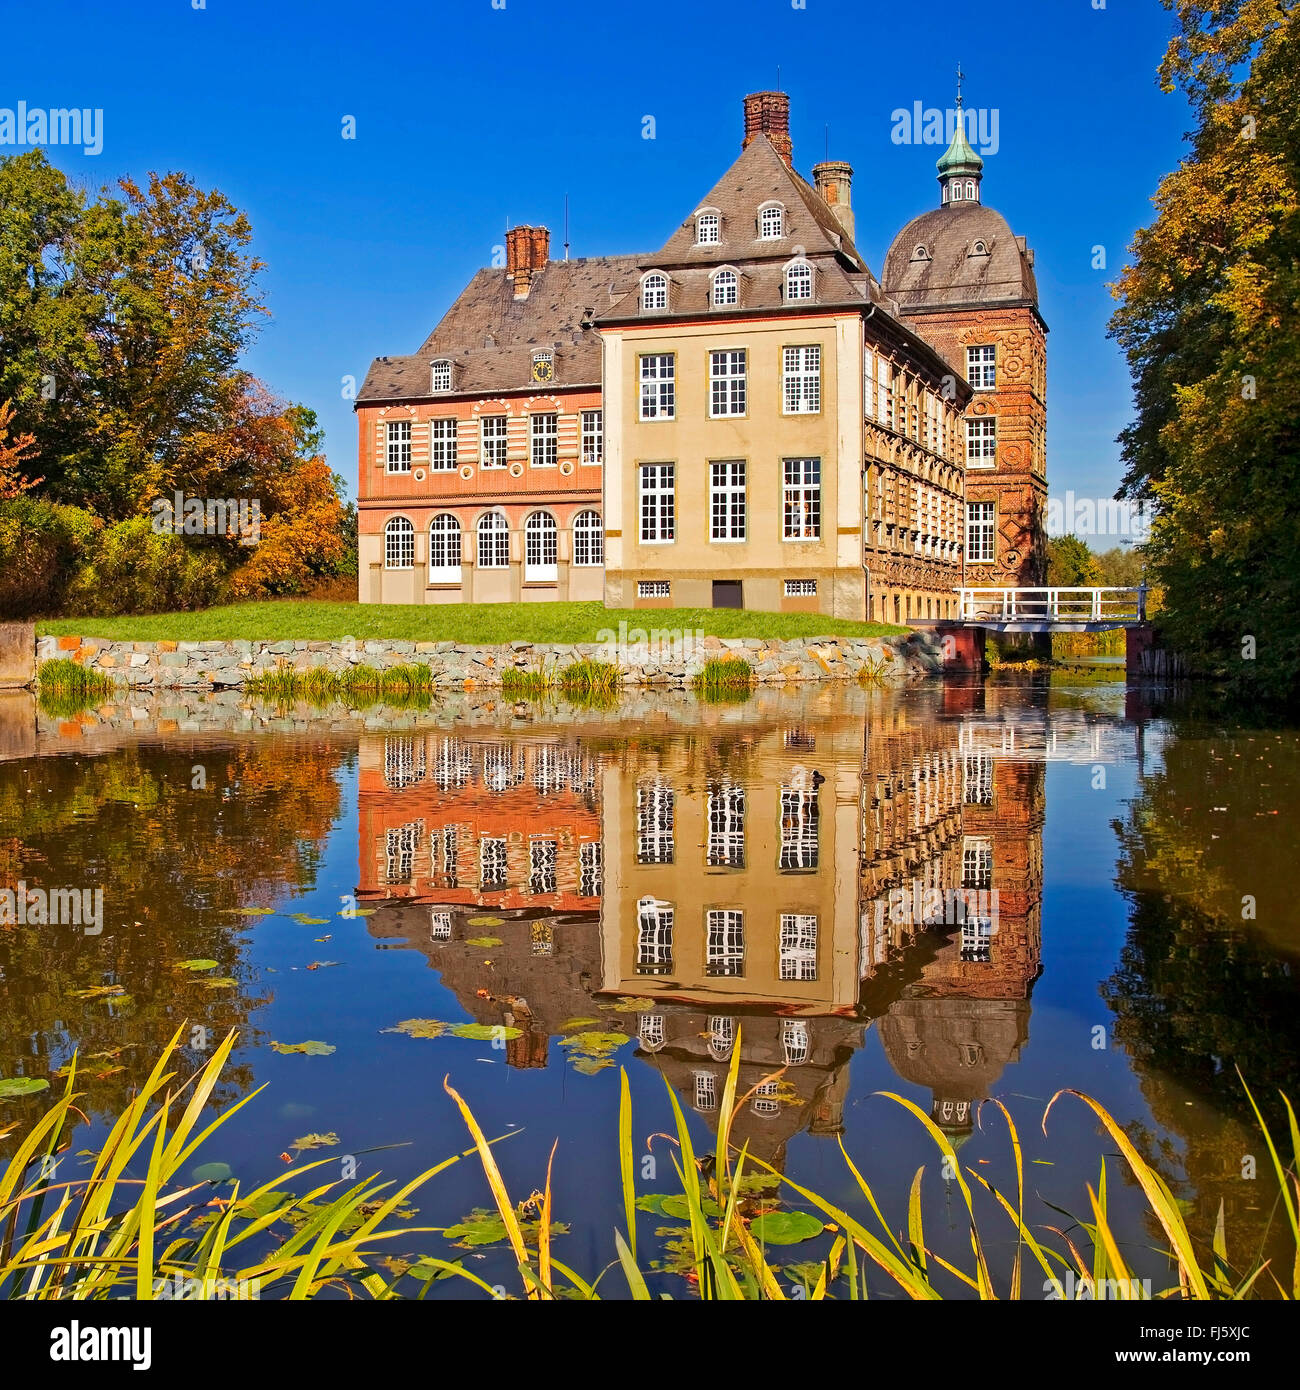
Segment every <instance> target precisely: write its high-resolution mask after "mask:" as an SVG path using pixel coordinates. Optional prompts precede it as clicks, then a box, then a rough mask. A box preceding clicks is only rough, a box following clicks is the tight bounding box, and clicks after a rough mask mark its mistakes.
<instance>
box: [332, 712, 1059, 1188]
mask: <svg viewBox="0 0 1300 1390" xmlns="http://www.w3.org/2000/svg"><path fill="white" fill-rule="evenodd" d="M971 697H972V692H963V691H960V690H952V691H948V692H944V693H943V694H942V696H940V697H938V698H939V699H940V700H941V701H945V702H948V704H949V705H951V702H952V701H954V700H961V699H963V698H971ZM973 698H975V699H977V700H978V701H980V703H981V704H982V703H983V701H984V700H985V698H986V697H985V695H984V694H983V692H978V691H976V692H973ZM987 698H988V699H989V700H992V699H994V694H993V693H992V692H990V694H989V696H988V697H987ZM845 703H847V702H845ZM840 708H841V711H842V712H825V711H822V710H821V708H820V707H819V706H818V705H817V704H816V702H813V703H812V704H811V706H809V705H805V706H803V707H802V708H801V709H800V712H799V717H798V718H796V719H792V718H791V717H790V716H789V715H788V714H785V715H782V714H780V713H779V712H777V713H772V714H767V713H765V712H764V711H763V710H761V709H760V710H756V711H755V712H754V714H753V716H752V718H748V719H747V720H746V719H742V720H740V721H736V720H734V719H733V720H731V721H730V722H728V723H726V724H719V725H718V726H717V729H716V730H708V731H706V730H703V729H700V728H691V729H689V730H688V731H680V730H669V731H667V732H664V733H663V734H661V735H656V736H651V735H649V734H646V733H641V734H640V735H636V734H634V735H631V736H629V735H628V733H627V731H626V729H625V728H620V729H618V730H617V733H618V738H617V740H615V739H611V740H609V742H608V745H606V744H605V743H604V742H603V741H601V740H595V741H593V742H580V741H579V740H578V739H577V738H575V737H574V736H573V734H572V732H571V731H567V730H566V731H563V732H562V731H561V730H560V729H549V730H548V729H543V728H540V727H536V726H534V727H530V729H529V731H528V732H527V733H526V734H522V735H520V736H517V737H516V736H513V735H511V736H509V737H507V736H505V735H501V736H499V737H497V738H495V739H493V738H483V737H482V736H480V735H479V734H478V733H477V732H476V733H475V734H474V736H472V737H452V736H448V735H444V734H441V733H437V734H420V735H411V736H394V735H389V736H385V737H376V738H372V739H366V740H363V743H362V749H361V806H360V841H361V843H360V870H361V880H360V887H359V890H358V892H359V897H360V898H361V899H362V900H363V901H365V902H367V903H369V904H370V905H372V906H374V905H377V904H381V905H382V906H381V909H380V911H378V912H377V913H376V915H375V916H374V917H372V918H371V919H370V926H371V930H372V932H373V934H374V935H376V936H378V937H391V938H401V939H404V940H405V941H407V942H409V943H410V944H412V945H415V946H418V947H419V948H420V949H422V950H424V951H425V953H426V954H427V955H428V956H429V958H430V961H431V963H433V964H434V965H435V967H436V968H437V969H438V970H439V972H440V973H441V977H442V980H443V982H444V983H445V984H446V985H447V986H448V987H449V988H451V989H452V990H453V991H454V992H455V994H456V996H457V998H458V999H459V1000H460V1002H461V1003H462V1005H463V1006H464V1007H465V1008H466V1009H467V1011H468V1012H469V1013H470V1014H471V1015H472V1016H473V1017H474V1018H475V1019H476V1020H477V1021H479V1022H482V1023H487V1024H491V1023H500V1022H506V1023H510V1024H512V1025H514V1026H515V1027H519V1028H521V1029H522V1030H523V1036H522V1037H520V1038H518V1039H516V1040H515V1041H513V1042H512V1043H511V1044H510V1046H509V1051H508V1053H507V1060H508V1061H510V1062H511V1063H512V1064H514V1065H521V1066H539V1065H545V1063H546V1060H547V1056H548V1042H549V1039H550V1037H552V1036H554V1035H556V1034H561V1033H563V1032H564V1031H565V1029H566V1025H569V1024H571V1023H572V1021H573V1020H575V1019H581V1018H587V1019H591V1018H593V1017H603V1018H604V1019H606V1020H617V1023H614V1022H605V1023H602V1024H599V1025H595V1026H599V1027H603V1028H609V1027H615V1026H618V1027H623V1028H625V1029H627V1030H629V1031H633V1032H635V1034H636V1040H637V1043H638V1049H637V1056H639V1057H641V1058H643V1059H645V1060H651V1059H653V1060H654V1062H655V1064H656V1065H658V1066H659V1067H660V1068H661V1069H662V1070H663V1072H664V1074H665V1075H666V1076H667V1077H668V1079H669V1081H670V1082H671V1083H672V1084H673V1086H674V1087H675V1088H676V1089H677V1090H678V1091H679V1092H680V1093H681V1094H682V1095H683V1096H684V1097H685V1098H686V1101H687V1103H688V1104H690V1105H691V1106H693V1107H694V1109H695V1110H696V1111H697V1112H699V1113H701V1114H702V1115H703V1116H704V1117H705V1118H706V1120H707V1119H710V1118H712V1117H714V1116H716V1113H717V1107H718V1104H719V1100H720V1097H721V1093H722V1089H723V1086H724V1084H725V1080H726V1074H727V1069H728V1066H729V1064H730V1062H731V1059H732V1054H733V1051H734V1049H735V1047H736V1046H737V1045H739V1046H740V1048H741V1058H740V1068H739V1077H740V1088H741V1093H742V1094H744V1093H747V1092H752V1094H750V1095H749V1098H748V1100H747V1102H746V1105H745V1107H744V1109H743V1111H742V1112H741V1115H740V1117H739V1118H738V1119H737V1122H736V1126H735V1137H736V1142H738V1143H741V1142H746V1141H747V1142H748V1143H749V1145H750V1148H751V1151H752V1152H754V1153H756V1154H758V1155H759V1156H760V1157H763V1158H765V1159H767V1160H768V1161H774V1162H777V1163H778V1164H779V1163H780V1161H781V1159H782V1157H783V1152H784V1148H785V1145H786V1143H787V1142H788V1140H789V1138H790V1137H791V1136H792V1135H793V1134H795V1133H797V1132H799V1131H800V1130H802V1129H807V1130H809V1131H810V1132H812V1133H824V1134H833V1133H836V1132H838V1131H839V1129H840V1128H841V1115H842V1109H843V1103H844V1097H845V1092H846V1090H847V1086H848V1063H849V1060H850V1059H851V1057H852V1055H853V1053H854V1052H855V1051H856V1050H857V1048H858V1047H860V1046H861V1045H862V1042H863V1031H864V1027H865V1026H867V1024H868V1023H869V1022H870V1021H872V1020H874V1021H876V1022H878V1024H879V1027H880V1033H881V1041H882V1044H883V1046H884V1049H885V1051H886V1054H887V1055H888V1057H889V1059H890V1061H891V1063H892V1064H893V1066H894V1068H895V1069H896V1070H897V1072H898V1074H899V1076H900V1077H901V1078H903V1079H904V1080H906V1081H909V1082H912V1083H913V1084H916V1085H919V1086H923V1087H926V1088H928V1089H929V1090H930V1091H931V1092H932V1094H933V1107H934V1108H933V1113H934V1117H935V1119H936V1121H937V1122H939V1123H940V1124H942V1125H943V1126H944V1127H945V1128H947V1129H949V1130H950V1131H952V1132H955V1133H961V1132H968V1131H969V1128H970V1125H971V1123H972V1114H971V1107H972V1103H973V1102H977V1101H979V1100H980V1099H982V1098H984V1097H985V1096H986V1095H988V1094H989V1091H990V1088H991V1087H993V1086H995V1085H996V1084H997V1081H998V1079H999V1077H1000V1076H1001V1074H1002V1071H1003V1069H1004V1068H1005V1066H1006V1065H1007V1064H1008V1063H1009V1062H1012V1061H1014V1060H1015V1059H1016V1057H1017V1056H1018V1054H1019V1050H1020V1048H1021V1046H1022V1045H1023V1044H1024V1042H1025V1040H1026V1038H1027V1035H1028V1017H1029V1002H1028V998H1029V990H1030V987H1031V985H1032V983H1033V980H1034V979H1035V978H1036V976H1037V974H1038V970H1039V935H1040V901H1041V885H1042V864H1041V827H1042V814H1043V768H1042V765H1041V762H1036V761H1033V760H1025V759H1022V758H1020V757H1018V756H1016V754H1015V753H1014V752H1012V753H1011V754H1010V755H1003V754H1002V753H1001V752H1000V751H998V750H996V749H993V748H988V747H983V746H975V747H970V746H966V742H965V741H964V740H963V739H962V736H961V730H962V728H963V727H964V725H963V722H962V720H961V719H959V718H953V717H951V716H952V715H954V714H956V715H965V714H966V713H967V711H965V710H962V709H954V708H944V706H943V704H942V703H936V701H935V700H917V699H911V700H903V699H884V700H878V701H875V702H871V703H870V704H869V705H867V704H864V705H863V707H862V708H860V709H858V710H854V711H847V712H844V706H843V705H841V707H840ZM829 709H834V706H830V707H829ZM779 710H780V707H778V711H779ZM746 714H747V715H748V712H747V711H746ZM723 730H725V732H723ZM597 750H604V751H597ZM926 889H930V890H937V892H938V893H939V894H952V893H953V892H954V890H964V891H965V893H967V894H968V895H969V896H968V897H967V898H964V899H963V900H962V901H963V902H965V903H968V904H969V903H976V902H978V903H979V904H980V905H982V907H983V909H984V910H980V911H973V910H965V911H964V912H963V913H962V914H961V915H960V916H959V918H958V919H957V920H953V918H952V917H951V916H950V917H949V919H948V920H947V921H946V922H945V921H942V920H940V921H934V920H927V919H926V917H925V916H924V915H923V914H922V915H921V916H920V917H918V915H917V913H916V912H915V911H910V910H905V911H902V912H900V911H899V906H900V903H901V904H904V905H907V904H915V903H919V902H920V901H921V896H920V895H921V893H922V892H923V891H924V890H926ZM900 890H901V891H900ZM989 903H992V904H993V905H994V907H993V910H991V911H990V910H988V909H987V904H989ZM485 914H492V915H493V916H494V917H495V918H497V919H501V920H500V924H499V925H492V926H490V927H487V928H485V927H484V926H482V925H481V920H482V918H483V916H484V915H485ZM476 922H477V923H480V925H474V923H476ZM485 931H487V932H490V934H491V935H492V936H493V937H495V938H499V940H500V943H501V944H500V945H496V946H492V947H490V948H486V947H484V946H483V945H472V944H470V943H471V942H473V941H477V940H478V939H479V938H481V937H482V936H483V934H484V933H485ZM489 962H490V963H489ZM627 999H635V1000H638V1001H642V1002H640V1003H639V1004H638V1005H637V1006H636V1010H635V1011H634V1012H630V1013H628V1012H604V1013H602V1008H604V1009H608V1008H609V1006H610V1005H611V1004H613V1003H616V1002H619V1001H625V1000H627ZM589 1026H590V1025H589ZM570 1031H571V1029H570ZM737 1039H739V1044H738V1043H737Z"/></svg>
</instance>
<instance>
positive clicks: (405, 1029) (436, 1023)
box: [382, 1018, 448, 1038]
mask: <svg viewBox="0 0 1300 1390" xmlns="http://www.w3.org/2000/svg"><path fill="white" fill-rule="evenodd" d="M447 1027H448V1025H447V1024H445V1023H443V1022H442V1021H441V1020H439V1019H436V1018H404V1019H403V1020H402V1021H401V1023H395V1024H394V1025H393V1026H392V1027H391V1028H385V1029H383V1030H382V1031H383V1032H385V1033H405V1034H406V1036H407V1037H408V1038H440V1037H442V1035H443V1034H444V1033H445V1032H446V1031H447Z"/></svg>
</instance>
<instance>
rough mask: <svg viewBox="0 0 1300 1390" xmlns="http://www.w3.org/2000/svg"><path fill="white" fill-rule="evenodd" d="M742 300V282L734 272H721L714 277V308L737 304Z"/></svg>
mask: <svg viewBox="0 0 1300 1390" xmlns="http://www.w3.org/2000/svg"><path fill="white" fill-rule="evenodd" d="M739 299H740V281H739V280H738V279H737V278H736V272H735V271H734V270H720V271H718V272H717V274H716V275H714V277H713V303H714V307H715V308H716V307H719V306H721V305H723V304H735V303H737V302H738V301H739Z"/></svg>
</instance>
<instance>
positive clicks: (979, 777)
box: [961, 749, 993, 806]
mask: <svg viewBox="0 0 1300 1390" xmlns="http://www.w3.org/2000/svg"><path fill="white" fill-rule="evenodd" d="M961 799H962V801H963V802H964V803H965V804H966V805H967V806H992V805H993V754H992V753H991V752H989V751H988V750H987V749H979V750H977V751H976V752H974V753H967V754H965V755H964V756H963V759H962V768H961Z"/></svg>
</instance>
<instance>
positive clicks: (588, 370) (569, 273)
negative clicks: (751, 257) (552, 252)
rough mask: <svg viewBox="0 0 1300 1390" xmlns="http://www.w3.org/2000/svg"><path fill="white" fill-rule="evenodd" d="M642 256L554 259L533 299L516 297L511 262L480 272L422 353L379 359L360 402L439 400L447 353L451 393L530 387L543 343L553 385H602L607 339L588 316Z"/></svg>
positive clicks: (628, 279) (630, 279)
mask: <svg viewBox="0 0 1300 1390" xmlns="http://www.w3.org/2000/svg"><path fill="white" fill-rule="evenodd" d="M638 259H639V258H638V257H636V256H590V257H587V258H586V259H583V260H573V261H548V262H547V263H546V265H545V266H544V267H543V268H542V269H541V270H540V271H535V272H534V273H533V278H532V283H531V285H530V287H529V293H528V297H527V298H526V299H516V298H515V297H514V285H513V283H512V282H511V281H509V280H507V279H506V272H505V270H504V269H498V270H480V271H478V273H477V274H476V275H475V276H474V277H473V279H472V280H470V282H469V284H468V285H466V286H465V288H464V290H462V291H461V293H460V295H459V296H458V297H457V299H456V301H455V302H454V303H453V304H452V306H451V308H450V309H448V310H447V312H446V313H445V314H444V315H443V317H442V320H441V321H440V322H439V324H438V326H437V327H436V328H435V329H434V330H433V332H432V333H430V334H429V336H428V338H426V339H425V341H424V343H423V344H422V345H421V346H420V348H419V349H418V350H417V351H416V352H413V353H411V354H409V355H407V356H401V357H377V358H376V359H375V360H374V362H372V363H371V365H370V370H369V372H367V373H366V379H365V383H364V384H363V385H362V387H361V390H360V392H359V393H358V395H357V402H358V403H360V404H364V403H365V402H367V401H371V402H373V401H385V400H423V399H431V398H432V392H431V390H430V384H431V383H430V368H431V364H432V363H433V362H434V361H436V360H439V359H443V358H446V359H450V361H451V362H452V391H451V392H450V393H449V394H451V395H479V396H482V395H490V394H494V393H498V392H504V391H521V390H526V389H528V388H529V387H531V386H532V385H533V383H532V366H533V353H534V352H536V351H538V350H539V349H542V348H546V349H549V350H550V351H551V352H553V353H554V369H555V374H554V377H553V378H552V381H551V383H550V386H551V387H552V388H556V387H566V386H570V387H571V386H589V385H590V386H598V385H599V384H600V338H599V335H598V334H597V333H596V331H595V329H594V328H591V327H590V326H588V327H586V328H584V327H583V326H582V324H583V320H584V318H587V319H589V318H590V316H591V315H592V314H594V313H596V312H598V311H599V310H601V309H604V308H608V307H609V305H610V303H611V302H612V298H613V297H615V296H619V297H621V296H622V294H623V293H625V291H626V289H627V287H628V286H629V285H631V284H635V283H636V275H637V263H638ZM439 394H440V395H444V394H448V393H439Z"/></svg>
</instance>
